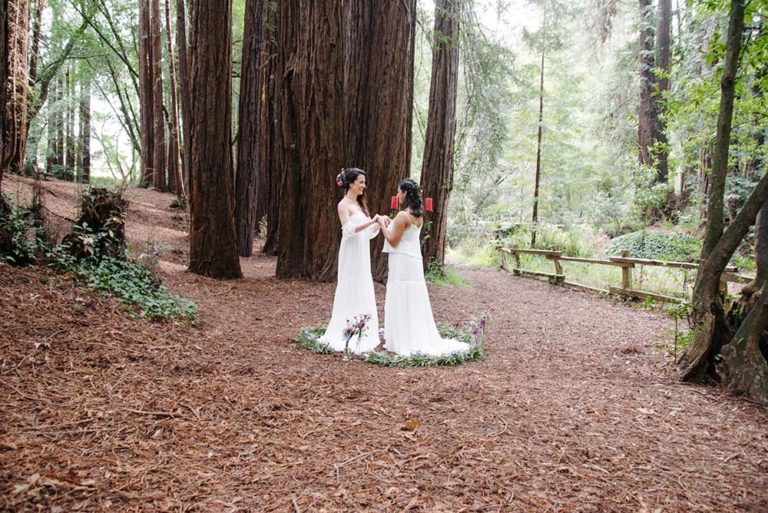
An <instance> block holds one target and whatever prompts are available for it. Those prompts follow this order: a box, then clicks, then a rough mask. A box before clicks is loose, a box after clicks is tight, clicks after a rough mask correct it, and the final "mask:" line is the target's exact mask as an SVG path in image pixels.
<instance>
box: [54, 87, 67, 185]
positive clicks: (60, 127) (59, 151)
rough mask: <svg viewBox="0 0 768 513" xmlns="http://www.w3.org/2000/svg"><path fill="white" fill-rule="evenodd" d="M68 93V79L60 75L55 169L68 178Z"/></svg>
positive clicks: (62, 176)
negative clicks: (66, 97) (65, 160)
mask: <svg viewBox="0 0 768 513" xmlns="http://www.w3.org/2000/svg"><path fill="white" fill-rule="evenodd" d="M65 93H66V81H65V80H64V77H63V76H59V79H58V80H57V82H56V103H57V104H58V108H57V111H58V112H56V115H55V116H56V123H55V133H56V135H55V137H54V146H55V148H56V149H55V151H54V169H55V171H56V175H57V176H58V177H59V178H62V179H64V178H66V173H65V168H64V152H65V149H66V148H65V147H64V112H65V110H64V105H63V104H64V98H65Z"/></svg>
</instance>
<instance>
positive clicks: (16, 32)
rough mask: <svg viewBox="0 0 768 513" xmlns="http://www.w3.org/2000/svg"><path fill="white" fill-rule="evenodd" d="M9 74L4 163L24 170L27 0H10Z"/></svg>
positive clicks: (6, 85) (8, 166) (26, 88)
mask: <svg viewBox="0 0 768 513" xmlns="http://www.w3.org/2000/svg"><path fill="white" fill-rule="evenodd" d="M7 30H8V77H7V78H6V80H5V82H3V84H2V87H5V88H6V91H5V94H6V95H7V96H6V107H5V132H4V134H3V139H4V141H3V142H4V143H5V144H4V146H3V152H4V155H3V162H4V163H5V165H6V167H7V169H8V171H10V172H11V173H21V172H22V170H23V169H24V154H25V152H26V146H27V137H26V129H27V114H28V104H27V99H28V85H29V76H28V74H27V70H28V69H27V49H28V45H27V43H28V39H29V37H28V32H29V2H28V0H9V2H8V25H7Z"/></svg>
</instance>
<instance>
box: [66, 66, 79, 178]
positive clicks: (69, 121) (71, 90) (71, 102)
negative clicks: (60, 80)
mask: <svg viewBox="0 0 768 513" xmlns="http://www.w3.org/2000/svg"><path fill="white" fill-rule="evenodd" d="M65 82H66V84H67V86H66V94H67V110H66V114H65V116H66V119H65V130H64V134H65V135H64V137H65V141H64V144H65V145H66V148H67V149H66V160H65V162H64V165H65V166H66V168H67V179H68V180H72V181H74V180H75V178H76V177H77V168H76V166H75V155H76V153H77V149H76V148H75V81H74V79H73V78H72V68H71V66H70V67H69V68H68V69H67V74H66V78H65Z"/></svg>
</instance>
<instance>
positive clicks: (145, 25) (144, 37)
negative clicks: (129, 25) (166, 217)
mask: <svg viewBox="0 0 768 513" xmlns="http://www.w3.org/2000/svg"><path fill="white" fill-rule="evenodd" d="M152 86H153V75H152V36H151V29H150V0H139V106H140V114H139V116H140V119H141V122H140V125H141V126H140V132H141V133H140V136H141V184H142V185H143V186H145V187H148V186H149V185H151V184H153V183H154V175H153V169H154V155H155V151H154V146H153V142H154V137H153V134H154V126H155V123H154V118H153V116H154V112H155V111H154V108H153V106H152V104H153V100H154V95H153V92H152Z"/></svg>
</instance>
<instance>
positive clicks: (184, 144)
mask: <svg viewBox="0 0 768 513" xmlns="http://www.w3.org/2000/svg"><path fill="white" fill-rule="evenodd" d="M169 37H170V36H169ZM176 51H177V52H178V64H179V92H180V94H179V106H180V107H181V138H180V141H179V147H180V151H181V176H182V180H183V183H184V189H185V190H188V189H189V166H190V147H189V140H190V128H191V118H192V111H191V109H192V104H191V99H190V92H191V90H192V88H191V86H190V83H189V52H188V51H187V11H186V7H185V6H184V0H176Z"/></svg>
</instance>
